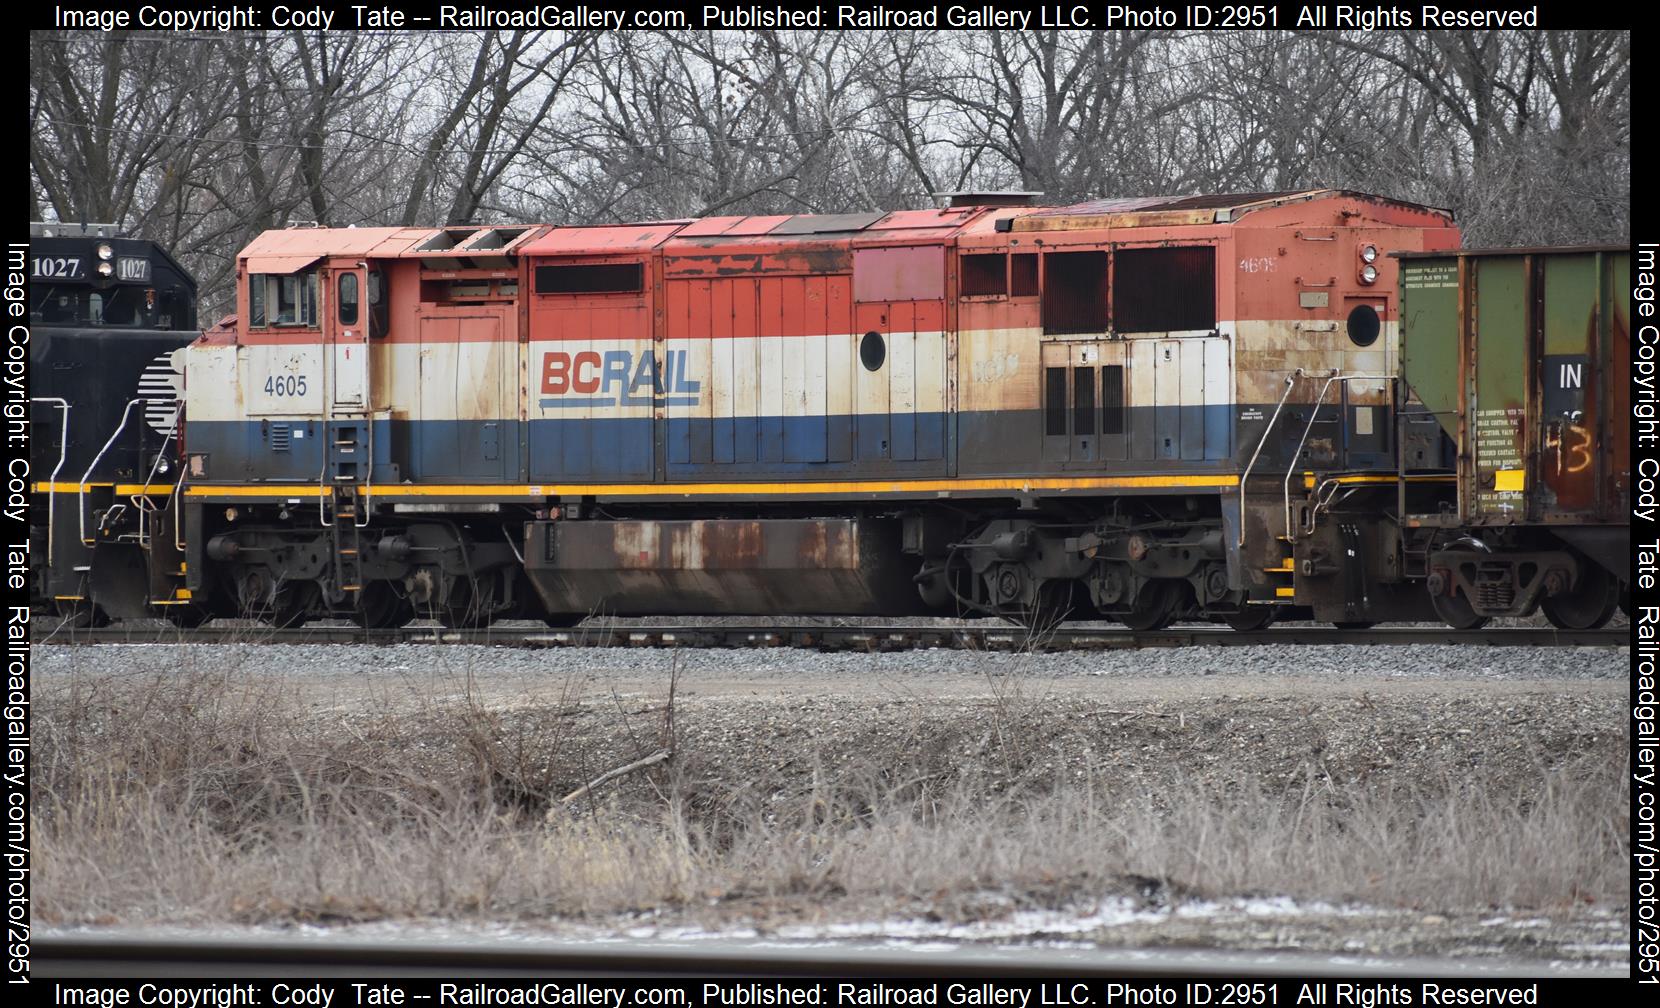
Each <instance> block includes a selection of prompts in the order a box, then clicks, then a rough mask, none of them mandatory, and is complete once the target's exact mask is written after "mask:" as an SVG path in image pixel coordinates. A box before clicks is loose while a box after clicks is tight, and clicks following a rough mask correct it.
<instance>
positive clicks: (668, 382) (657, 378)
mask: <svg viewBox="0 0 1660 1008" xmlns="http://www.w3.org/2000/svg"><path fill="white" fill-rule="evenodd" d="M688 356H690V354H689V352H688V351H686V350H669V351H667V352H665V353H664V354H663V365H664V366H663V367H658V364H657V359H656V358H655V357H654V356H653V355H652V354H651V352H650V351H644V350H642V351H641V352H639V353H638V354H633V353H629V352H628V351H627V350H607V351H605V352H604V353H600V352H599V351H596V350H583V351H579V352H577V353H574V354H572V353H566V352H565V351H563V350H555V351H552V352H549V353H546V354H544V355H543V356H542V400H541V405H542V408H543V409H565V408H569V407H572V406H695V405H697V397H698V392H699V391H701V390H702V388H703V383H702V382H696V381H692V380H691V379H689V378H687V377H686V358H687V357H688ZM572 393H575V394H574V395H573V394H572Z"/></svg>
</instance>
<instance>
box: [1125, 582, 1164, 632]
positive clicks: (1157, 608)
mask: <svg viewBox="0 0 1660 1008" xmlns="http://www.w3.org/2000/svg"><path fill="white" fill-rule="evenodd" d="M1178 592H1179V588H1178V586H1177V584H1176V582H1174V581H1149V582H1147V583H1146V584H1144V585H1142V587H1141V591H1139V592H1137V593H1136V597H1135V605H1134V607H1133V608H1132V609H1130V611H1129V612H1123V613H1114V614H1113V616H1112V618H1113V619H1115V620H1117V621H1118V622H1120V623H1122V624H1124V625H1125V626H1127V627H1129V628H1130V629H1131V630H1134V631H1135V632H1136V633H1147V632H1149V631H1153V630H1163V629H1164V628H1165V627H1167V626H1169V625H1170V624H1172V623H1174V622H1176V616H1177V611H1176V603H1177V600H1178V599H1179V598H1180V595H1179V594H1178Z"/></svg>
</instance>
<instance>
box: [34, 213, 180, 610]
mask: <svg viewBox="0 0 1660 1008" xmlns="http://www.w3.org/2000/svg"><path fill="white" fill-rule="evenodd" d="M29 235H30V241H29V274H28V275H29V371H30V376H29V392H30V407H29V413H30V432H31V433H30V440H29V444H30V453H29V455H30V458H29V462H30V466H29V468H30V471H31V472H32V473H34V474H36V476H37V477H39V476H44V477H45V479H44V480H39V481H37V482H35V483H34V484H32V485H31V488H30V489H31V500H30V509H29V539H30V549H29V574H30V577H29V592H30V605H31V607H32V608H40V609H46V610H54V611H56V612H57V613H58V614H59V615H62V616H64V617H66V618H68V619H69V620H71V621H72V622H74V623H77V624H81V625H87V624H93V623H103V622H107V620H108V619H109V618H110V617H111V616H146V615H153V614H157V613H163V614H165V613H168V612H173V611H182V610H177V609H176V608H175V607H174V606H173V605H171V603H173V602H174V601H176V600H174V599H172V598H171V596H170V595H167V594H162V593H161V592H162V591H163V586H162V584H161V583H160V582H159V581H158V582H152V574H153V573H156V572H159V570H160V569H161V568H162V567H164V566H165V565H167V564H172V566H173V567H174V568H175V569H176V568H177V567H178V565H179V563H180V562H182V554H181V553H180V552H179V551H178V550H172V551H168V550H165V549H160V550H157V549H153V548H152V547H154V546H157V541H156V540H157V532H158V530H159V529H160V527H161V525H162V523H163V519H164V517H165V515H164V511H165V508H166V504H167V501H168V498H169V495H170V492H171V491H172V490H173V488H174V486H175V485H176V484H177V483H178V481H179V479H180V476H181V473H180V471H179V469H178V460H179V455H178V451H177V448H178V443H177V420H178V412H179V393H180V391H181V389H182V386H183V373H182V370H181V369H180V367H179V366H177V365H176V364H175V362H174V360H173V354H174V353H175V352H176V351H178V350H180V349H182V348H183V347H185V346H186V345H188V344H189V343H190V342H191V341H193V340H194V339H196V337H197V336H199V335H200V332H199V331H198V329H197V325H196V281H195V279H194V278H193V277H191V275H190V274H189V273H188V272H187V271H186V270H185V269H184V268H183V267H181V266H180V265H179V264H178V263H177V262H176V261H175V260H174V259H173V257H172V256H170V255H169V254H168V253H167V251H166V250H165V249H163V248H162V247H161V246H160V245H158V244H156V243H155V242H153V241H147V240H144V239H139V238H132V237H127V236H125V235H123V234H121V232H120V231H119V229H118V228H116V227H115V226H114V225H111V224H60V223H34V224H31V225H30V226H29ZM166 521H167V522H168V523H171V522H172V518H171V517H166ZM161 539H162V540H164V541H171V536H170V535H169V536H163V537H161ZM95 558H96V561H97V562H96V563H94V559H95ZM94 599H97V600H98V601H97V602H95V601H94Z"/></svg>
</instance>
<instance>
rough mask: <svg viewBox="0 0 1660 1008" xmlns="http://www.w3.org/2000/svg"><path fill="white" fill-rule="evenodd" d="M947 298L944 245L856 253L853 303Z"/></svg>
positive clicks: (857, 250) (857, 251)
mask: <svg viewBox="0 0 1660 1008" xmlns="http://www.w3.org/2000/svg"><path fill="white" fill-rule="evenodd" d="M943 297H945V246H943V245H920V246H907V247H904V248H865V249H856V250H855V251H854V253H853V300H855V301H936V300H939V299H940V298H943Z"/></svg>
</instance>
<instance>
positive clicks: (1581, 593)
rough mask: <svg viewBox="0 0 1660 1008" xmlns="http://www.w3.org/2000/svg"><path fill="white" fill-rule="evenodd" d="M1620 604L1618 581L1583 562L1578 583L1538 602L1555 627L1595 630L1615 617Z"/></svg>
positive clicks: (1595, 565)
mask: <svg viewBox="0 0 1660 1008" xmlns="http://www.w3.org/2000/svg"><path fill="white" fill-rule="evenodd" d="M1619 604H1620V583H1619V581H1617V580H1615V578H1614V576H1613V575H1612V574H1609V573H1608V571H1606V570H1604V569H1603V568H1602V567H1601V566H1599V565H1597V564H1593V563H1589V562H1583V563H1582V565H1581V566H1580V570H1579V583H1578V584H1576V585H1574V586H1573V588H1572V589H1570V590H1569V591H1566V592H1563V593H1562V594H1560V595H1551V596H1548V597H1547V598H1546V599H1545V600H1544V601H1543V602H1540V603H1539V608H1540V609H1543V610H1544V611H1545V618H1546V619H1548V620H1550V623H1551V626H1553V627H1556V628H1557V629H1558V630H1595V629H1596V628H1597V627H1600V626H1603V625H1604V624H1606V623H1607V622H1608V621H1609V620H1610V619H1613V617H1614V610H1615V609H1617V608H1618V607H1619Z"/></svg>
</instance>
